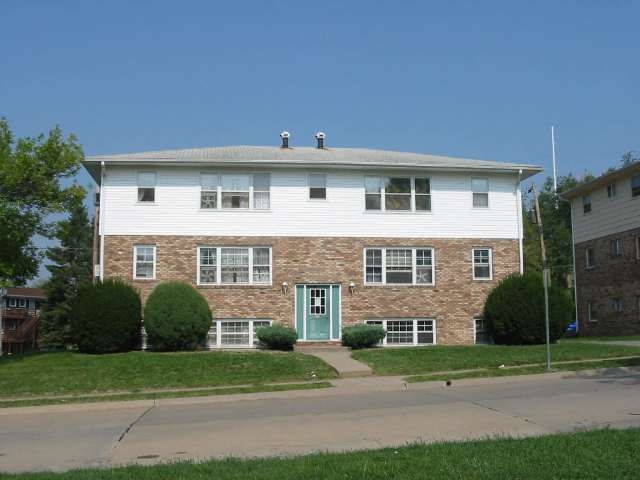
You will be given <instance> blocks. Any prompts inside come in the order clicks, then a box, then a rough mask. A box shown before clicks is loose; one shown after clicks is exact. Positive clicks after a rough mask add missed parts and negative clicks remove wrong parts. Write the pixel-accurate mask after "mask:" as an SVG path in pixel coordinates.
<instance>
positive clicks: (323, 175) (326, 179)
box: [307, 173, 329, 202]
mask: <svg viewBox="0 0 640 480" xmlns="http://www.w3.org/2000/svg"><path fill="white" fill-rule="evenodd" d="M313 177H315V178H323V179H324V198H312V197H311V189H312V188H323V187H313V186H312V185H311V179H312V178H313ZM328 183H329V177H328V175H327V174H326V173H309V174H308V175H307V200H310V201H312V202H325V201H327V199H328V198H329V187H328V186H327V185H328Z"/></svg>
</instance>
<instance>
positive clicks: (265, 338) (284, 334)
mask: <svg viewBox="0 0 640 480" xmlns="http://www.w3.org/2000/svg"><path fill="white" fill-rule="evenodd" d="M256 335H258V339H259V340H260V341H261V342H262V343H264V344H265V345H266V346H267V347H268V348H272V349H274V350H291V349H292V348H293V345H294V344H295V343H296V342H297V341H298V334H297V333H296V331H295V330H294V329H293V328H291V327H285V326H284V325H279V324H274V325H270V326H268V327H260V328H258V330H257V331H256Z"/></svg>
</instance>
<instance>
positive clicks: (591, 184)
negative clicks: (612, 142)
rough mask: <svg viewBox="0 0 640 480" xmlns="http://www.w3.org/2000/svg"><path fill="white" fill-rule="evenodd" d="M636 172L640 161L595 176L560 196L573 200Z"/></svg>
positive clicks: (639, 166) (639, 169) (638, 169)
mask: <svg viewBox="0 0 640 480" xmlns="http://www.w3.org/2000/svg"><path fill="white" fill-rule="evenodd" d="M635 172H640V161H639V162H634V163H632V164H631V165H627V166H625V167H622V168H619V169H617V170H614V171H613V172H608V173H605V174H603V175H600V176H599V177H597V178H594V179H593V180H590V181H588V182H585V183H582V184H580V185H577V186H575V187H573V188H572V189H570V190H567V191H566V192H562V193H561V194H560V196H561V197H562V198H565V199H567V200H571V199H573V198H576V197H579V196H580V195H583V194H585V193H588V192H591V191H593V190H595V189H597V188H599V187H602V186H604V185H607V184H608V183H610V182H611V181H613V180H618V179H620V178H624V177H626V176H627V175H630V174H633V173H635Z"/></svg>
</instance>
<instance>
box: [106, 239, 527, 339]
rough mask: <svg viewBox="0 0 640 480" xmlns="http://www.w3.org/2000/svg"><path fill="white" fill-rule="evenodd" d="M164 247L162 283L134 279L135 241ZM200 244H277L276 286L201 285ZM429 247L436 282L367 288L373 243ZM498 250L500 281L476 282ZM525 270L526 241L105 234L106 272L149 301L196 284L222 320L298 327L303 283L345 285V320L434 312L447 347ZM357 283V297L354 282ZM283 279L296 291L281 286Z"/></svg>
mask: <svg viewBox="0 0 640 480" xmlns="http://www.w3.org/2000/svg"><path fill="white" fill-rule="evenodd" d="M135 244H148V245H156V251H157V262H156V278H157V280H155V281H133V273H132V272H133V246H134V245H135ZM198 245H222V246H225V245H234V246H236V245H237V246H241V245H246V246H271V247H272V254H273V259H272V262H273V273H272V275H273V285H272V286H267V287H259V286H197V285H196V274H197V253H196V248H197V246H198ZM376 246H379V247H384V246H388V247H402V246H407V247H411V246H428V247H434V248H435V262H436V284H435V286H433V287H432V286H429V287H418V286H378V287H370V286H368V287H365V286H363V282H364V279H363V249H364V248H366V247H376ZM473 247H491V248H492V249H493V280H492V281H473V280H472V266H471V249H472V248H473ZM518 269H519V255H518V241H517V240H496V239H433V240H428V239H389V238H378V239H375V238H366V239H363V238H311V237H304V238H303V237H195V236H108V237H106V238H105V276H106V277H121V278H123V279H124V280H126V281H128V282H131V283H132V284H133V285H135V286H136V287H137V288H138V289H139V290H140V292H141V294H142V297H143V301H144V299H146V297H147V296H148V294H149V292H150V291H151V290H152V289H153V287H154V286H155V285H156V284H157V283H158V282H161V281H167V280H183V281H187V282H190V283H192V284H193V285H194V286H196V288H198V290H199V291H200V293H202V295H203V296H204V297H205V298H206V299H207V301H208V302H209V304H210V305H211V309H212V311H213V314H214V317H217V318H272V319H274V320H276V321H279V322H282V323H284V324H288V325H293V324H294V290H295V288H294V286H295V284H297V283H340V284H341V285H342V287H343V288H342V323H343V325H349V324H353V323H357V322H362V320H364V319H365V318H376V317H378V318H382V317H386V318H389V317H433V318H435V319H436V322H437V339H438V343H442V344H461V343H473V341H474V338H473V317H474V316H478V315H480V314H481V312H482V309H483V306H484V300H485V298H486V295H487V294H488V292H489V291H490V290H491V288H492V287H493V286H495V285H496V284H497V282H498V281H499V280H500V279H502V278H504V277H505V276H506V275H508V274H510V273H513V272H517V271H518ZM351 281H353V282H355V284H356V292H355V293H354V294H353V295H351V294H350V293H349V290H348V285H349V283H350V282H351ZM283 282H287V283H288V284H289V292H288V293H287V294H286V295H285V294H283V293H282V291H281V285H282V283H283Z"/></svg>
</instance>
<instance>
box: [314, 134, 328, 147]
mask: <svg viewBox="0 0 640 480" xmlns="http://www.w3.org/2000/svg"><path fill="white" fill-rule="evenodd" d="M325 136H326V135H325V134H324V132H318V133H316V140H318V148H324V137H325Z"/></svg>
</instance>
